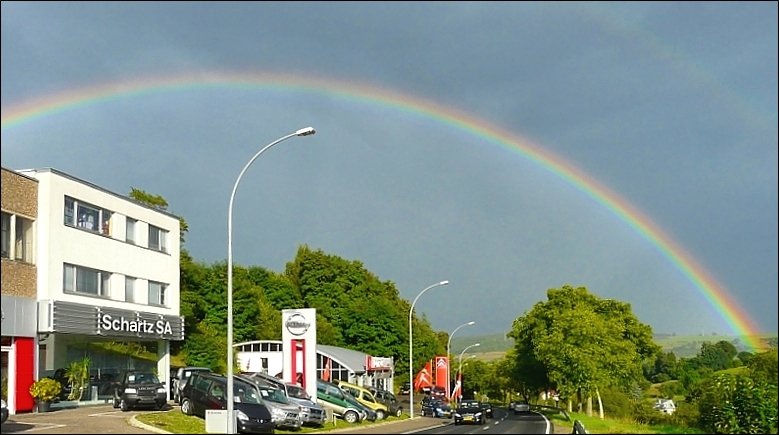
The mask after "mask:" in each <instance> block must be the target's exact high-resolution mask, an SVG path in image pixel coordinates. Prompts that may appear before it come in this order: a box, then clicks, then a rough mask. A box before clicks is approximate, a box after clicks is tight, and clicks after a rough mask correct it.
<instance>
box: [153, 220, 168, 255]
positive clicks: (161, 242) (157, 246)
mask: <svg viewBox="0 0 779 435" xmlns="http://www.w3.org/2000/svg"><path fill="white" fill-rule="evenodd" d="M167 235H168V232H167V231H165V230H163V229H161V228H157V227H155V226H154V225H149V249H154V250H155V251H161V252H168V249H167V243H166V242H165V238H166V237H167Z"/></svg>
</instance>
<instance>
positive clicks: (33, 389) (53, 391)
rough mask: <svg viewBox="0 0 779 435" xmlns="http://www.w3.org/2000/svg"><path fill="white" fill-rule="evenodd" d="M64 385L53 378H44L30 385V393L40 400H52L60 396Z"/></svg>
mask: <svg viewBox="0 0 779 435" xmlns="http://www.w3.org/2000/svg"><path fill="white" fill-rule="evenodd" d="M60 392H62V385H60V383H59V382H58V381H55V380H54V379H51V378H42V379H39V380H37V381H35V382H33V384H32V385H30V394H31V395H32V397H33V398H34V399H35V400H37V401H39V402H51V401H52V400H54V399H56V398H57V397H59V395H60Z"/></svg>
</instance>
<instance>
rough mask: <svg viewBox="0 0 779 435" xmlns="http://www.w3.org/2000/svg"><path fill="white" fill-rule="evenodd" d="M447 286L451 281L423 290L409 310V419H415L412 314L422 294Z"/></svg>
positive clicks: (438, 283)
mask: <svg viewBox="0 0 779 435" xmlns="http://www.w3.org/2000/svg"><path fill="white" fill-rule="evenodd" d="M447 284H449V281H441V282H437V283H435V284H433V285H431V286H428V287H425V289H424V290H422V291H421V292H419V294H418V295H417V297H415V298H414V302H412V303H411V308H409V310H408V380H409V383H410V384H411V388H410V389H409V392H408V394H409V396H408V399H409V401H410V402H411V403H409V405H408V409H409V415H410V417H409V418H414V374H413V371H414V357H413V353H414V340H413V339H412V333H413V331H412V329H411V314H412V313H413V312H414V305H416V303H417V299H419V297H420V296H422V293H424V292H426V291H428V290H430V289H431V288H433V287H438V286H440V285H447Z"/></svg>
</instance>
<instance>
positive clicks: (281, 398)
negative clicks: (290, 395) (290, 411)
mask: <svg viewBox="0 0 779 435" xmlns="http://www.w3.org/2000/svg"><path fill="white" fill-rule="evenodd" d="M260 394H262V398H263V399H264V400H270V401H271V402H276V403H289V402H287V396H285V395H284V393H282V392H281V390H277V389H275V388H260Z"/></svg>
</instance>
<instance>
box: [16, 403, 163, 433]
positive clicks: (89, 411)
mask: <svg viewBox="0 0 779 435" xmlns="http://www.w3.org/2000/svg"><path fill="white" fill-rule="evenodd" d="M171 409H174V408H171ZM175 409H178V408H175ZM144 412H153V411H144V410H137V411H128V412H122V411H121V410H118V409H114V407H113V406H112V405H110V404H109V405H92V406H82V407H79V408H71V409H57V410H53V411H50V412H45V413H32V414H17V415H12V416H10V417H9V418H8V420H7V421H6V422H5V423H3V427H2V433H4V434H5V433H34V434H112V433H136V434H137V433H143V434H148V433H153V432H150V431H147V430H144V429H141V428H138V427H134V426H132V425H130V423H129V419H130V417H131V416H133V415H135V414H140V413H144Z"/></svg>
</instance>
